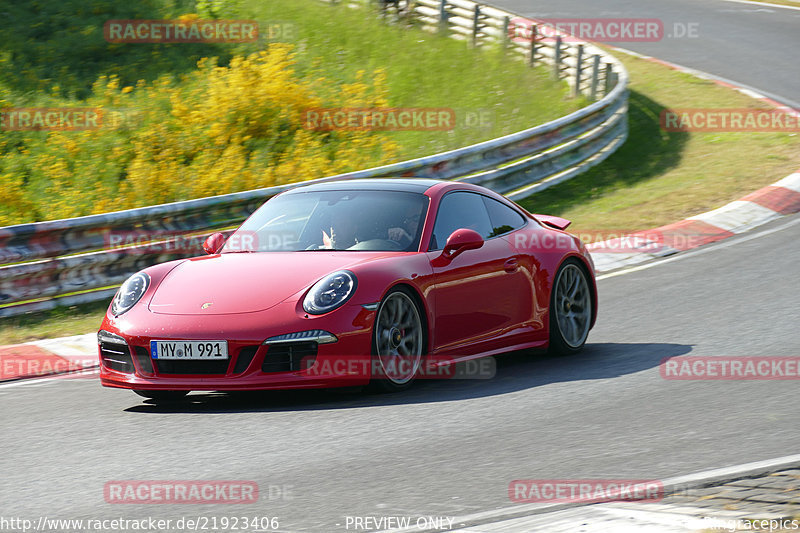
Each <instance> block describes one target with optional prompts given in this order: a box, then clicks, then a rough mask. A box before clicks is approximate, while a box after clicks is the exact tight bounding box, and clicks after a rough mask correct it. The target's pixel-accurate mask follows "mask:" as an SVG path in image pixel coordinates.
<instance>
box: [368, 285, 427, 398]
mask: <svg viewBox="0 0 800 533" xmlns="http://www.w3.org/2000/svg"><path fill="white" fill-rule="evenodd" d="M373 333H374V335H373V342H372V344H373V349H372V353H373V357H372V361H373V365H372V366H373V368H372V382H371V384H370V385H371V386H372V388H374V389H377V390H379V391H382V392H398V391H401V390H404V389H407V388H408V387H409V386H410V385H411V383H412V382H413V381H414V378H415V377H416V375H417V372H418V371H419V367H420V365H421V364H422V356H423V353H424V351H425V330H424V328H423V325H422V313H421V312H420V310H419V307H418V306H417V304H416V302H415V301H414V298H413V297H412V296H411V294H410V293H409V291H408V290H407V289H403V288H398V289H395V290H393V291H392V292H390V293H389V294H388V295H387V296H386V297H385V298H384V299H383V301H382V302H381V304H380V306H379V307H378V312H377V314H376V315H375V327H374V332H373Z"/></svg>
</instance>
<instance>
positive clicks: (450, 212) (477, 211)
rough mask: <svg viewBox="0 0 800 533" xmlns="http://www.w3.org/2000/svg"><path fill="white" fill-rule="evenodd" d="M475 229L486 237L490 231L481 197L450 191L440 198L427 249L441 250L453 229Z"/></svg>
mask: <svg viewBox="0 0 800 533" xmlns="http://www.w3.org/2000/svg"><path fill="white" fill-rule="evenodd" d="M461 228H467V229H471V230H475V231H477V232H478V233H480V234H481V236H482V237H483V238H484V239H486V238H488V236H489V234H491V232H492V224H491V222H490V221H489V214H488V213H487V212H486V206H485V205H484V203H483V197H482V196H481V195H479V194H474V193H471V192H451V193H450V194H447V195H445V197H444V198H442V201H441V202H440V203H439V210H438V212H437V214H436V224H434V226H433V236H432V237H431V245H430V247H429V250H441V249H442V248H444V245H445V243H447V238H448V237H449V236H450V234H452V233H453V232H454V231H455V230H457V229H461Z"/></svg>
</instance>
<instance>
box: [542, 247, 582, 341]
mask: <svg viewBox="0 0 800 533" xmlns="http://www.w3.org/2000/svg"><path fill="white" fill-rule="evenodd" d="M591 323H592V295H591V293H590V292H589V280H588V279H587V277H586V271H585V270H584V269H583V268H581V266H580V265H579V264H578V263H577V262H576V261H575V260H574V259H570V260H567V261H566V262H564V264H563V265H561V268H559V269H558V273H557V274H556V279H555V283H553V290H552V293H551V295H550V350H551V351H552V352H555V353H557V354H561V355H567V354H572V353H577V352H579V351H580V350H581V348H583V345H584V344H586V338H587V337H588V336H589V327H590V326H591Z"/></svg>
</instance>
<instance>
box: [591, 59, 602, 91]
mask: <svg viewBox="0 0 800 533" xmlns="http://www.w3.org/2000/svg"><path fill="white" fill-rule="evenodd" d="M599 75H600V55H598V54H595V55H594V57H593V58H592V88H591V89H590V91H589V95H590V98H591V99H592V100H597V77H598V76H599Z"/></svg>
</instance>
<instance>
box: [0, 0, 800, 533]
mask: <svg viewBox="0 0 800 533" xmlns="http://www.w3.org/2000/svg"><path fill="white" fill-rule="evenodd" d="M497 3H498V5H502V6H503V7H506V8H511V9H514V10H516V11H518V12H522V13H523V14H527V15H531V16H533V15H539V16H578V15H579V14H580V15H583V16H598V17H601V16H603V17H606V16H643V17H645V16H646V17H664V18H665V19H666V18H667V17H674V18H675V19H676V20H694V21H699V22H700V23H701V35H702V38H700V39H698V40H696V41H695V42H691V41H686V42H685V43H684V42H680V43H669V42H668V43H651V44H648V45H646V46H645V45H639V46H634V45H633V43H629V44H628V45H626V46H627V47H628V48H632V49H636V50H639V51H641V52H644V53H648V54H653V55H658V56H659V57H662V58H664V59H667V60H671V61H675V62H678V63H682V64H685V65H687V66H692V67H696V68H700V69H703V70H706V71H709V72H712V73H715V74H718V75H721V76H724V77H726V78H730V79H733V80H736V81H740V82H742V83H745V84H748V85H752V86H754V87H756V88H759V89H762V90H765V91H768V92H773V93H778V94H779V95H780V96H782V97H783V99H784V100H793V101H798V100H800V87H798V77H797V71H796V68H795V69H794V71H792V70H791V69H789V68H787V67H789V66H792V65H795V64H796V62H795V61H794V59H795V58H794V55H793V54H794V53H796V46H795V47H794V48H795V50H792V49H791V48H790V47H788V46H786V44H787V42H791V43H793V44H795V45H796V43H797V37H796V35H797V32H796V29H797V27H798V22H799V21H800V11H791V10H780V11H779V10H777V9H775V8H769V10H768V11H763V10H759V9H758V8H757V6H753V5H745V4H738V3H730V2H722V1H716V0H715V1H703V2H697V1H690V0H681V1H676V0H670V1H669V2H667V1H659V2H656V1H652V0H648V1H645V0H637V1H636V2H635V3H634V4H635V5H636V6H637V8H636V12H633V11H632V10H631V9H623V8H622V6H625V5H630V4H632V3H631V2H629V1H623V0H608V1H606V2H603V6H604V7H603V8H602V10H599V9H598V10H596V12H592V13H591V14H587V13H585V12H582V11H581V10H580V9H579V7H578V6H579V5H581V4H585V5H590V4H594V3H595V2H593V0H592V1H583V2H578V1H575V0H569V1H567V0H564V1H562V2H559V6H558V11H555V10H554V9H555V8H552V10H551V11H537V10H536V6H537V5H542V6H544V5H546V4H548V3H549V2H544V1H541V2H540V1H526V2H522V1H513V0H509V1H505V2H497ZM770 10H772V11H770ZM729 12H730V13H729ZM622 13H624V15H623V14H622ZM681 13H684V14H683V15H681ZM719 13H729V14H725V15H724V16H723V15H720V14H719ZM737 24H738V26H737ZM731 25H734V26H736V27H737V28H739V29H741V30H742V31H744V30H745V29H746V30H747V31H746V35H743V36H742V38H743V39H744V40H743V41H742V42H739V40H738V39H733V38H730V37H729V38H727V39H726V40H724V41H723V40H720V39H721V38H720V37H719V36H721V35H724V34H727V33H729V32H730V31H731V30H730V27H731ZM792 28H793V29H792ZM790 30H791V33H790ZM756 36H760V37H759V38H758V39H757V37H756ZM745 37H746V39H745ZM767 37H769V39H766V38H767ZM762 38H763V39H765V41H761V39H762ZM756 42H758V43H759V45H758V46H756V45H755V44H754V43H756ZM698 44H699V48H695V47H697V46H698ZM684 47H685V48H684ZM690 48H694V49H695V53H694V54H692V53H691V52H690ZM744 49H747V53H748V54H751V55H750V56H747V57H742V56H741V55H740V54H741V53H744ZM698 50H699V51H698ZM741 63H745V64H747V65H749V66H752V67H753V68H752V69H751V70H748V71H747V72H745V71H744V70H742V69H741V68H740V64H741ZM780 177H781V176H776V177H775V178H776V180H777V179H779V178H780ZM798 238H800V215H794V216H791V217H784V218H782V219H779V220H776V221H774V222H772V223H770V224H767V225H765V226H762V227H760V228H758V229H756V230H754V231H751V232H750V233H747V234H744V235H739V236H737V237H734V238H731V239H728V240H726V241H723V242H722V243H718V244H716V245H711V246H707V247H704V248H700V249H698V250H696V251H693V252H689V253H686V254H682V255H678V256H674V257H673V258H671V259H668V260H666V261H662V262H659V263H655V264H654V265H653V266H652V267H649V268H643V269H637V270H634V271H631V272H627V273H623V274H621V275H614V276H608V277H604V278H602V279H601V280H600V282H599V291H600V306H601V307H600V318H599V321H598V323H597V326H596V327H595V329H594V330H593V332H592V333H591V335H590V337H589V343H588V344H587V346H586V349H585V351H584V352H583V353H581V354H580V355H578V356H572V357H565V358H549V357H546V356H542V355H539V356H534V355H531V354H522V353H515V354H509V355H507V356H505V357H502V358H498V361H497V376H496V377H495V379H493V380H490V381H485V380H482V381H478V380H471V381H467V380H460V381H454V380H453V381H438V382H432V381H425V382H420V383H418V384H417V385H416V386H415V387H414V388H413V389H412V390H411V391H409V392H407V393H403V394H398V395H369V394H365V393H361V392H356V391H345V392H324V391H323V392H302V393H294V392H292V393H269V394H266V393H265V394H250V395H242V396H227V395H222V394H199V393H194V394H192V395H191V396H190V397H189V398H190V400H191V402H189V403H186V404H180V405H178V406H173V407H169V406H166V407H164V406H156V405H153V404H148V403H146V402H143V401H141V400H143V399H141V398H139V397H138V396H135V395H134V394H133V393H131V392H128V391H121V390H120V391H115V390H109V389H103V388H101V387H100V385H99V383H98V381H97V378H96V375H94V376H84V377H76V378H70V379H50V380H42V381H28V382H22V383H17V384H11V385H3V386H0V406H2V411H1V412H2V415H1V416H2V420H3V425H2V428H3V429H2V432H0V449H2V450H3V451H4V453H3V454H2V456H0V472H2V482H0V501H2V502H3V508H4V509H3V510H4V515H5V517H14V516H16V517H20V518H26V519H30V520H34V521H36V520H38V518H39V517H42V516H47V517H48V518H62V519H68V518H83V519H105V518H116V517H127V518H133V519H141V518H146V517H149V516H152V517H157V518H172V519H173V520H176V519H178V518H180V517H197V516H200V515H205V516H217V517H221V516H234V515H235V516H242V517H245V516H247V517H256V516H268V517H278V518H279V520H280V527H279V530H281V531H320V532H323V531H344V530H346V528H345V525H346V517H347V516H361V517H364V516H375V517H379V516H395V515H405V516H447V517H454V516H460V515H465V514H469V513H473V512H477V511H485V510H491V509H496V508H501V507H508V506H510V505H512V502H510V501H509V499H508V492H507V491H508V484H509V482H510V481H512V480H514V479H534V478H535V479H556V478H557V479H591V478H606V479H611V478H614V479H619V478H631V479H659V478H666V477H671V476H674V475H679V474H687V473H691V472H695V471H700V470H705V469H710V468H716V467H721V466H727V465H733V464H739V463H745V462H750V461H757V460H761V459H769V458H773V457H779V456H784V455H789V454H793V453H798V451H800V450H798V435H800V431H799V430H800V427H799V426H800V423H798V419H797V413H796V400H797V382H796V381H686V382H684V381H669V380H664V379H662V378H661V375H660V373H659V368H658V365H659V363H660V362H661V360H662V359H663V358H665V357H670V356H678V355H686V354H691V355H698V356H722V355H727V356H747V355H770V356H797V355H798V353H800V336H798V334H797V325H798V323H800V305H798V301H800V283H798V282H797V277H798V264H800V246H798ZM196 479H205V480H251V481H255V482H257V483H258V484H259V487H260V490H261V499H260V502H259V503H258V504H253V505H216V506H211V505H118V504H108V503H106V502H105V500H104V495H103V487H104V485H105V484H106V483H107V482H109V481H113V480H196ZM270 488H271V490H270ZM278 488H280V491H281V494H280V495H278ZM286 489H289V490H290V493H289V494H288V495H286ZM350 530H351V531H352V530H353V529H352V527H351V528H350Z"/></svg>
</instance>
